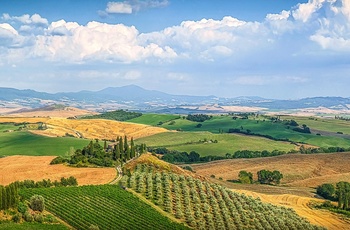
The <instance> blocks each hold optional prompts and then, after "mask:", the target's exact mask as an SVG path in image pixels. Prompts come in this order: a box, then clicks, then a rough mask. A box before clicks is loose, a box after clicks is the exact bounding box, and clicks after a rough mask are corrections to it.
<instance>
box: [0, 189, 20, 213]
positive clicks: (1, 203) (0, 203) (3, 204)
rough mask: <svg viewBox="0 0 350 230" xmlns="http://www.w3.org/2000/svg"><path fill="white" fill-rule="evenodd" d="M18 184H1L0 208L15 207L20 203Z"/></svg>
mask: <svg viewBox="0 0 350 230" xmlns="http://www.w3.org/2000/svg"><path fill="white" fill-rule="evenodd" d="M18 201H19V199H18V184H17V183H12V184H9V185H7V186H1V185H0V210H6V209H9V208H15V207H17V205H18Z"/></svg>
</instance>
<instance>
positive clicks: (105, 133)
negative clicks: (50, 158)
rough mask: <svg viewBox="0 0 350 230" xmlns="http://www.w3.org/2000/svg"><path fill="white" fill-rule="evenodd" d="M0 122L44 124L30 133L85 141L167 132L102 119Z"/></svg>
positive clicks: (2, 120) (27, 118)
mask: <svg viewBox="0 0 350 230" xmlns="http://www.w3.org/2000/svg"><path fill="white" fill-rule="evenodd" d="M1 122H14V123H22V122H29V123H37V122H43V123H45V124H46V126H47V129H46V130H32V131H31V132H33V133H35V134H39V135H45V136H52V137H57V136H65V135H66V134H69V135H73V136H75V137H83V138H87V139H96V138H97V139H107V140H115V139H116V138H117V136H124V135H127V136H128V137H134V138H135V139H137V138H140V137H145V136H150V135H153V134H157V133H162V132H168V130H166V129H164V128H158V127H153V126H149V125H142V124H134V123H128V122H119V121H112V120H103V119H91V120H87V119H86V120H75V119H66V118H58V117H56V118H54V117H52V118H51V117H0V123H1Z"/></svg>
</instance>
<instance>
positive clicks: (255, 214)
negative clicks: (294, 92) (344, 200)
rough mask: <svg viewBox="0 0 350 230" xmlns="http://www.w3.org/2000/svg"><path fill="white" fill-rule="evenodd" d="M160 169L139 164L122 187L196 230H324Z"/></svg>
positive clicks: (215, 186)
mask: <svg viewBox="0 0 350 230" xmlns="http://www.w3.org/2000/svg"><path fill="white" fill-rule="evenodd" d="M159 168H160V167H159V166H158V164H153V165H149V164H148V165H146V164H138V165H137V166H136V167H135V170H134V171H133V172H132V173H131V174H128V175H125V176H124V177H123V179H122V180H121V183H122V184H123V186H127V187H128V188H130V189H132V190H133V191H134V193H135V194H138V196H142V197H143V198H144V199H146V200H148V201H149V202H152V203H153V204H154V205H156V207H157V208H160V209H161V210H163V211H164V212H165V213H166V214H167V215H170V216H172V217H173V218H176V219H178V220H180V221H181V222H183V223H186V224H187V225H188V226H190V227H192V228H194V229H300V230H301V229H303V230H304V229H322V228H320V227H316V226H312V225H310V224H309V222H308V221H307V220H306V219H304V218H302V217H299V216H298V215H296V213H295V212H294V211H293V210H292V209H288V208H284V207H281V206H279V207H277V206H274V205H271V204H267V203H262V202H261V201H259V200H256V199H252V198H250V197H247V196H245V195H241V194H238V193H236V192H232V191H229V190H227V189H226V188H225V187H222V186H219V185H218V184H214V183H208V182H203V181H201V180H199V179H195V178H193V177H191V176H184V175H182V174H180V175H179V174H177V173H173V172H171V171H168V170H167V171H164V170H159Z"/></svg>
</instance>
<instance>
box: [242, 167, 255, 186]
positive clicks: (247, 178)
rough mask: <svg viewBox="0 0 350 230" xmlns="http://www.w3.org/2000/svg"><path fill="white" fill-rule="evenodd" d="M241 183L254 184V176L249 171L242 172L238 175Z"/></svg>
mask: <svg viewBox="0 0 350 230" xmlns="http://www.w3.org/2000/svg"><path fill="white" fill-rule="evenodd" d="M238 178H239V181H240V182H241V183H242V184H252V183H253V174H252V173H251V172H247V171H244V170H243V171H240V172H239V174H238Z"/></svg>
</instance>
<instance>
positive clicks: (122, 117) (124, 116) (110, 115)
mask: <svg viewBox="0 0 350 230" xmlns="http://www.w3.org/2000/svg"><path fill="white" fill-rule="evenodd" d="M140 116H142V113H139V112H129V111H124V110H122V109H120V110H115V111H111V112H105V113H102V114H97V115H92V116H86V117H82V118H81V119H108V120H116V121H127V120H131V119H133V118H136V117H140Z"/></svg>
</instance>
